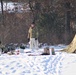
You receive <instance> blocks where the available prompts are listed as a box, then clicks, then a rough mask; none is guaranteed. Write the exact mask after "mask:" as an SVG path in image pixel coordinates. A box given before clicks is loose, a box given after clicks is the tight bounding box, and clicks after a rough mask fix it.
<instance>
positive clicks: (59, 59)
mask: <svg viewBox="0 0 76 75" xmlns="http://www.w3.org/2000/svg"><path fill="white" fill-rule="evenodd" d="M50 47H54V48H55V51H56V55H43V56H28V53H20V54H19V55H7V54H2V55H1V56H0V75H76V55H75V54H67V53H65V52H63V53H61V52H58V50H59V49H63V48H65V46H63V45H62V46H59V45H58V46H50ZM27 50H28V49H27ZM41 50H43V48H42V49H39V50H38V51H36V54H37V53H39V52H40V51H41Z"/></svg>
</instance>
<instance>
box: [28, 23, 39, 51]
mask: <svg viewBox="0 0 76 75" xmlns="http://www.w3.org/2000/svg"><path fill="white" fill-rule="evenodd" d="M28 41H30V49H32V50H33V49H38V28H37V26H36V25H35V24H34V23H32V24H31V26H30V28H29V30H28Z"/></svg>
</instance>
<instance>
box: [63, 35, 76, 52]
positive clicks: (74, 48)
mask: <svg viewBox="0 0 76 75" xmlns="http://www.w3.org/2000/svg"><path fill="white" fill-rule="evenodd" d="M63 51H65V52H68V53H73V52H75V51H76V34H75V36H74V38H73V40H72V42H71V43H70V44H69V45H68V46H67V48H66V49H64V50H63Z"/></svg>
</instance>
